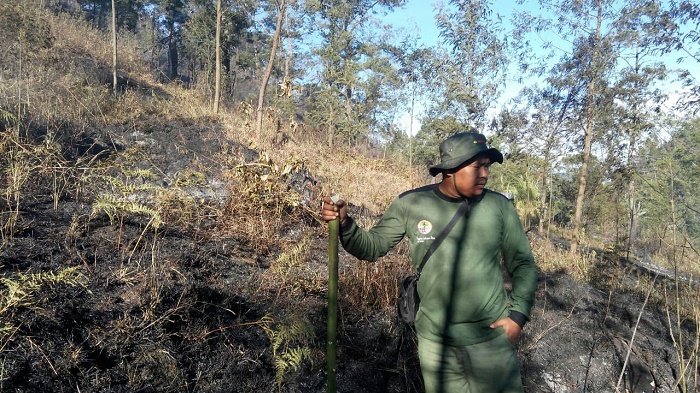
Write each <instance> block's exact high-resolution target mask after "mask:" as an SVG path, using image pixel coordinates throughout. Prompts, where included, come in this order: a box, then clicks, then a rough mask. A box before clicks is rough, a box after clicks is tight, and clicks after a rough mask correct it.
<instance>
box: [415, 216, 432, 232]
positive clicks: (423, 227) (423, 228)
mask: <svg viewBox="0 0 700 393" xmlns="http://www.w3.org/2000/svg"><path fill="white" fill-rule="evenodd" d="M432 230H433V224H431V223H430V221H427V220H421V222H419V223H418V232H420V233H421V234H423V235H427V234H429V233H430V231H432Z"/></svg>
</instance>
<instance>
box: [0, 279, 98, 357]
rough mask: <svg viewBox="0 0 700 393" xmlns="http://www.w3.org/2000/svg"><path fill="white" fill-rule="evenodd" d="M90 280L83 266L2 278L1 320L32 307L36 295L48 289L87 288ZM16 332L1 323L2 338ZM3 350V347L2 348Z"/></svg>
mask: <svg viewBox="0 0 700 393" xmlns="http://www.w3.org/2000/svg"><path fill="white" fill-rule="evenodd" d="M87 283H88V278H87V276H85V274H83V272H82V266H74V267H69V268H65V269H62V270H59V271H58V272H40V273H18V274H17V275H16V276H15V277H0V284H1V285H2V288H0V320H7V319H8V315H10V314H11V313H12V312H13V310H16V309H17V308H19V307H32V306H33V305H34V304H35V303H36V294H37V293H38V292H39V291H40V290H42V289H43V288H46V287H53V286H56V285H59V284H62V285H68V286H71V287H83V288H86V286H87ZM12 330H14V327H13V326H11V325H10V324H9V323H7V322H0V337H3V338H4V337H5V335H7V334H9V332H11V331H12ZM0 348H2V346H0Z"/></svg>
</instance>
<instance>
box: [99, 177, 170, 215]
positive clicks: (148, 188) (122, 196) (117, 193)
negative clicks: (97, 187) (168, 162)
mask: <svg viewBox="0 0 700 393" xmlns="http://www.w3.org/2000/svg"><path fill="white" fill-rule="evenodd" d="M120 172H121V173H120V174H119V175H116V176H108V175H92V176H90V177H89V179H90V180H92V181H99V182H101V183H102V184H103V185H104V186H105V190H104V191H103V192H102V193H101V194H100V195H98V196H97V198H96V199H95V202H94V203H93V205H92V213H91V214H90V215H91V217H95V216H97V215H98V214H100V213H104V214H106V215H107V216H108V217H109V220H110V223H112V224H113V223H114V222H115V219H116V218H119V222H120V223H121V222H122V220H123V218H124V217H125V216H126V215H129V214H135V215H142V216H145V217H147V218H148V220H149V223H150V224H151V225H152V226H153V227H154V228H158V227H159V226H160V225H161V224H162V223H163V221H162V219H161V214H160V211H159V210H158V209H154V208H152V207H149V206H148V205H147V204H146V203H145V202H141V200H144V201H145V200H149V199H150V200H151V201H152V202H153V201H154V200H157V199H156V198H155V196H156V195H157V194H158V193H160V192H161V191H162V190H163V188H162V187H159V186H156V185H154V184H153V183H151V182H148V180H149V179H150V180H153V179H156V176H155V175H154V174H153V172H151V171H150V170H146V169H138V168H136V169H132V170H127V169H126V168H124V167H122V168H120Z"/></svg>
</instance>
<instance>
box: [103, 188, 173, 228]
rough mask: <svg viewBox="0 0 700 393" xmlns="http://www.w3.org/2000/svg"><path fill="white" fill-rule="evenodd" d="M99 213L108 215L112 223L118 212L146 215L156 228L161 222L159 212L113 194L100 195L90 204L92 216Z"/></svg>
mask: <svg viewBox="0 0 700 393" xmlns="http://www.w3.org/2000/svg"><path fill="white" fill-rule="evenodd" d="M99 213H104V214H106V215H107V217H109V222H110V223H112V224H114V222H115V219H116V217H117V215H118V214H138V215H142V216H146V217H148V218H149V219H150V220H151V222H152V225H153V227H154V228H158V227H160V226H161V225H162V224H163V220H162V219H161V217H160V213H159V212H158V211H157V210H154V209H152V208H150V207H148V206H146V205H144V204H141V203H138V202H134V201H130V200H123V199H119V198H117V197H115V196H113V195H100V196H99V197H97V199H95V202H94V203H93V204H92V213H91V216H92V217H94V216H96V215H97V214H99Z"/></svg>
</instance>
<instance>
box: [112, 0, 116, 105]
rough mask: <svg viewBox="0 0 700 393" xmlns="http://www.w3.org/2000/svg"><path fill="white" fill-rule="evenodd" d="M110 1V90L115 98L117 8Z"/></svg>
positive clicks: (114, 1) (114, 0)
mask: <svg viewBox="0 0 700 393" xmlns="http://www.w3.org/2000/svg"><path fill="white" fill-rule="evenodd" d="M116 1H117V0H112V89H113V91H114V96H115V97H116V96H117V7H116V4H115V3H116Z"/></svg>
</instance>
